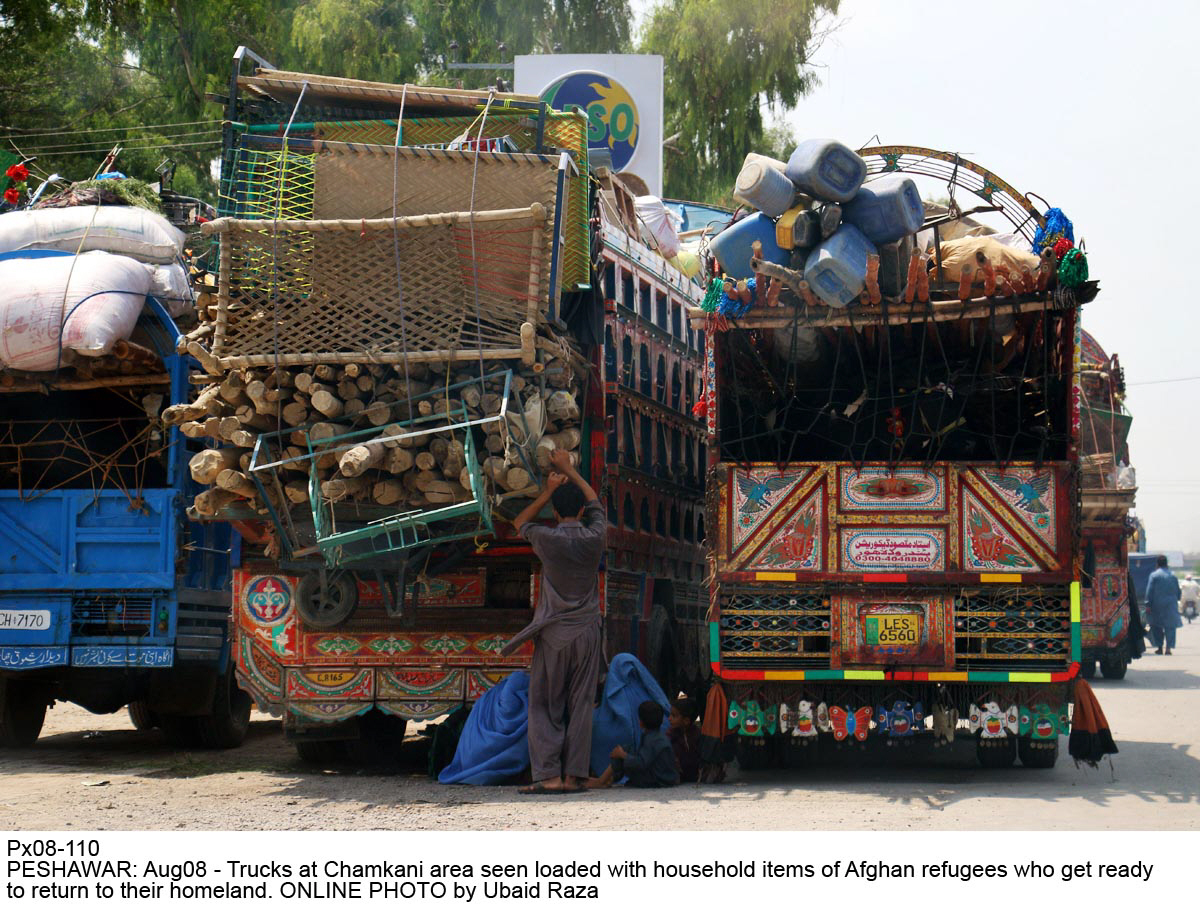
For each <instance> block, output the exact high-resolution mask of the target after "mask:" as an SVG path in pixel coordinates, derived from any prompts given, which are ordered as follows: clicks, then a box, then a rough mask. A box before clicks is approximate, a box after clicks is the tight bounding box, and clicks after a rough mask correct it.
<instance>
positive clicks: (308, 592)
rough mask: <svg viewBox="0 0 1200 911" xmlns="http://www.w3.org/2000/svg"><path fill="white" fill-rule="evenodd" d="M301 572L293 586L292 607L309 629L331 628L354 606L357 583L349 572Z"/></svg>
mask: <svg viewBox="0 0 1200 911" xmlns="http://www.w3.org/2000/svg"><path fill="white" fill-rule="evenodd" d="M323 578H324V584H322V574H321V573H320V572H317V571H315V570H314V571H313V572H310V573H305V574H304V575H303V576H302V577H301V578H300V584H299V585H297V586H296V608H297V609H298V610H299V611H300V617H301V619H302V620H304V623H305V624H306V625H307V626H309V627H311V628H313V629H333V628H334V627H335V626H337V625H338V624H340V623H343V622H344V621H346V620H347V619H349V617H350V615H351V614H353V613H354V609H355V608H356V607H358V582H357V580H356V579H355V578H354V575H353V574H351V573H346V572H340V573H332V572H327V573H325V574H324V577H323Z"/></svg>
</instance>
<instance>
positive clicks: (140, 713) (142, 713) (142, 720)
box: [129, 699, 158, 731]
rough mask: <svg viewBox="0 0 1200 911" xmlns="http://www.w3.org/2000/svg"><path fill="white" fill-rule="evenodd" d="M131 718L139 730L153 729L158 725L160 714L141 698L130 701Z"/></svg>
mask: <svg viewBox="0 0 1200 911" xmlns="http://www.w3.org/2000/svg"><path fill="white" fill-rule="evenodd" d="M129 720H130V721H132V722H133V727H134V730H137V731H152V730H154V729H155V728H156V727H158V714H157V713H156V712H155V711H154V710H153V709H151V708H149V707H148V706H147V705H146V703H145V702H143V701H142V700H141V699H135V700H134V701H133V702H131V703H129Z"/></svg>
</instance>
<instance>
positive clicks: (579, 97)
mask: <svg viewBox="0 0 1200 911" xmlns="http://www.w3.org/2000/svg"><path fill="white" fill-rule="evenodd" d="M542 100H543V101H545V102H546V103H547V104H549V105H550V107H552V108H554V109H555V110H558V111H569V110H581V111H583V112H584V113H585V114H586V115H587V121H588V148H589V149H608V150H609V151H610V152H611V153H612V161H613V168H614V170H617V171H620V170H623V169H624V168H626V167H627V166H628V165H629V163H630V161H632V160H633V156H634V154H635V153H636V152H637V146H638V139H639V134H640V132H641V130H640V122H639V119H638V109H637V105H636V104H635V103H634V100H633V96H632V95H631V94H630V93H629V91H628V90H627V89H626V88H625V87H624V86H623V85H621V83H619V82H618V81H617V80H616V79H614V78H613V77H611V76H606V75H605V74H603V73H597V72H594V71H592V70H580V71H577V72H574V73H568V74H567V75H565V76H562V77H561V78H559V79H556V80H555V81H554V82H552V83H551V84H550V85H549V86H548V87H547V88H546V90H545V91H543V92H542Z"/></svg>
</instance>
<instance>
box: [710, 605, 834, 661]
mask: <svg viewBox="0 0 1200 911" xmlns="http://www.w3.org/2000/svg"><path fill="white" fill-rule="evenodd" d="M829 611H830V599H829V595H828V594H827V593H824V592H821V591H817V590H812V591H779V592H776V591H770V590H763V589H758V588H755V589H749V590H745V591H739V590H737V589H732V590H728V591H724V592H722V596H721V619H720V622H719V624H718V627H719V630H720V637H721V638H720V647H721V663H722V665H723V666H724V667H728V668H746V667H755V668H759V667H769V668H771V669H776V670H784V669H799V668H827V667H829V657H830V613H829Z"/></svg>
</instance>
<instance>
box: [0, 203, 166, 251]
mask: <svg viewBox="0 0 1200 911" xmlns="http://www.w3.org/2000/svg"><path fill="white" fill-rule="evenodd" d="M183 241H184V236H183V232H182V231H180V230H179V229H178V228H176V227H175V226H174V225H172V224H171V223H170V222H169V221H167V220H166V219H165V218H163V217H162V216H161V215H157V214H155V213H154V212H150V211H148V210H146V209H142V208H138V207H137V206H69V207H67V208H65V209H23V210H21V211H18V212H8V213H6V214H4V215H0V253H12V252H14V251H17V250H62V251H63V252H64V253H76V252H86V251H88V250H105V251H107V252H109V253H120V254H122V255H124V256H132V257H133V258H134V259H137V260H141V261H142V262H145V263H171V262H174V261H175V260H176V259H177V258H178V257H179V255H180V254H181V253H182V252H183ZM81 243H82V248H81V247H80V244H81Z"/></svg>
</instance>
